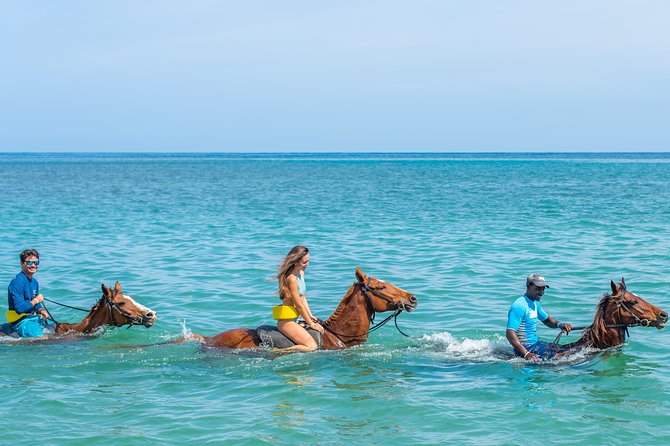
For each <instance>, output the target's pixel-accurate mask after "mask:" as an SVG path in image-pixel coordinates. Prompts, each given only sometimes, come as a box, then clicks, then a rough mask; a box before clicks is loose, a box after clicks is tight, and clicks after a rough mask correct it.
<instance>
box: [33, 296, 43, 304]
mask: <svg viewBox="0 0 670 446" xmlns="http://www.w3.org/2000/svg"><path fill="white" fill-rule="evenodd" d="M33 299H35V300H36V301H37V303H38V304H39V303H42V302H44V296H42V295H41V294H38V295H37V296H35V297H33Z"/></svg>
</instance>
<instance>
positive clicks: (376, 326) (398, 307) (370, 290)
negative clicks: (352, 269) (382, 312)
mask: <svg viewBox="0 0 670 446" xmlns="http://www.w3.org/2000/svg"><path fill="white" fill-rule="evenodd" d="M356 284H357V285H358V286H359V287H360V288H361V291H362V292H363V295H364V296H365V303H366V305H369V306H370V310H371V313H370V317H369V321H370V323H371V324H374V325H373V326H372V327H370V328H369V329H368V331H366V332H365V333H362V334H360V335H345V334H342V333H337V332H336V331H334V330H332V329H331V328H330V327H327V326H325V325H323V324H322V327H323V328H324V329H326V330H328V332H330V333H332V334H333V335H335V337H336V338H338V339H339V340H340V342H342V343H345V342H344V341H342V339H341V338H340V337H344V338H362V337H363V336H367V335H368V334H370V333H372V332H373V331H375V330H378V329H380V328H382V327H383V326H384V325H386V324H387V323H388V321H390V320H391V319H392V318H393V319H394V323H395V328H396V330H398V332H399V333H400V334H401V335H403V336H406V337H408V338H409V335H408V334H405V333H404V332H403V331H402V330H401V329H400V327H398V315H400V313H402V312H403V310H405V304H404V303H403V302H396V301H393V300H391V299H389V298H388V297H386V296H384V295H383V294H381V293H379V292H377V291H376V290H374V289H373V288H370V278H369V277H368V283H366V284H362V283H360V282H357V283H356ZM368 293H370V294H372V295H374V296H375V297H378V298H380V299H382V300H385V301H386V302H388V303H390V304H393V305H395V307H396V310H395V311H394V312H393V314H391V315H390V316H388V317H387V318H385V319H384V320H383V321H381V322H379V323H378V324H375V323H374V322H375V315H376V312H375V307H374V305H373V304H372V298H371V297H370V294H368Z"/></svg>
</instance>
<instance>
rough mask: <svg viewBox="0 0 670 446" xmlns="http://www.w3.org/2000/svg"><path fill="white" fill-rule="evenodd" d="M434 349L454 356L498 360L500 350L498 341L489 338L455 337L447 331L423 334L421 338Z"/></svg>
mask: <svg viewBox="0 0 670 446" xmlns="http://www.w3.org/2000/svg"><path fill="white" fill-rule="evenodd" d="M421 340H422V341H425V342H426V343H427V344H429V345H431V346H432V348H433V349H434V350H437V351H442V352H444V353H446V354H447V356H450V357H454V358H468V359H478V360H499V359H500V356H499V355H497V354H496V352H497V351H499V350H500V345H499V342H497V341H496V340H493V341H492V340H490V339H470V338H465V339H460V340H459V339H456V338H455V337H454V336H452V335H451V333H449V332H443V333H435V334H430V335H424V336H423V337H422V338H421Z"/></svg>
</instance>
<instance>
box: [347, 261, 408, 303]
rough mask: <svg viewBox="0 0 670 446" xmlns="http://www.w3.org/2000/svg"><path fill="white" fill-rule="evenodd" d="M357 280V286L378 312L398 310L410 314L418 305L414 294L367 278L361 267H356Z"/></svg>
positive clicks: (372, 278) (381, 281)
mask: <svg viewBox="0 0 670 446" xmlns="http://www.w3.org/2000/svg"><path fill="white" fill-rule="evenodd" d="M356 279H357V282H356V284H357V285H358V286H359V287H360V288H361V290H362V291H363V294H365V296H366V297H367V298H368V300H369V302H370V303H371V304H372V308H373V309H374V311H376V312H379V313H382V312H384V311H397V310H400V311H402V310H407V312H410V311H412V310H414V309H415V308H416V306H417V305H418V303H417V300H416V296H414V295H413V294H412V293H408V292H407V291H405V290H403V289H401V288H398V287H397V286H395V285H391V284H390V283H388V282H384V281H383V280H379V279H375V278H374V277H370V276H367V275H366V274H365V273H363V271H361V269H360V268H359V267H356Z"/></svg>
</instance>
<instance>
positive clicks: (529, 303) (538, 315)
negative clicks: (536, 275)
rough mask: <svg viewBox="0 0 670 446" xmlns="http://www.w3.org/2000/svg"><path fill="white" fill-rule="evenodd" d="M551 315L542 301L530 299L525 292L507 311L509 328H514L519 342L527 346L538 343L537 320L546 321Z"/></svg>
mask: <svg viewBox="0 0 670 446" xmlns="http://www.w3.org/2000/svg"><path fill="white" fill-rule="evenodd" d="M548 317H549V315H548V314H547V313H546V312H545V311H544V310H543V309H542V305H540V302H538V301H533V300H530V299H529V298H528V297H526V295H525V294H524V295H523V296H521V297H520V298H518V299H517V300H515V301H514V303H513V304H512V305H511V306H510V307H509V312H508V313H507V329H508V330H514V331H515V332H516V335H517V337H518V338H519V342H521V344H522V345H523V346H524V347H526V346H528V345H533V344H536V343H537V342H538V341H539V339H538V337H537V320H538V319H539V320H540V321H545V320H546V319H547V318H548Z"/></svg>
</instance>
